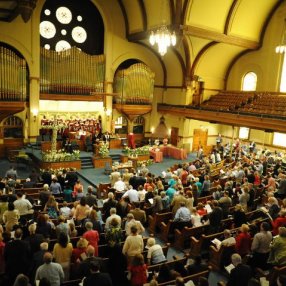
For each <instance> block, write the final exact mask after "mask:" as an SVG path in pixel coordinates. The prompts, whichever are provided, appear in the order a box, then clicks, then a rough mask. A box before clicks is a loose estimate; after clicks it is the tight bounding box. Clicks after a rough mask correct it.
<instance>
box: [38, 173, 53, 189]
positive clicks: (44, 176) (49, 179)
mask: <svg viewBox="0 0 286 286" xmlns="http://www.w3.org/2000/svg"><path fill="white" fill-rule="evenodd" d="M41 177H42V181H43V184H48V185H49V186H50V185H51V182H52V175H51V172H50V170H49V169H46V170H45V171H44V172H43V173H42V176H41Z"/></svg>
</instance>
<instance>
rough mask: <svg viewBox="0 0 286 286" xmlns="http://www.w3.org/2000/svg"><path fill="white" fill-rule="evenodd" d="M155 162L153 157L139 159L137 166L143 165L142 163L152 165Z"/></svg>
mask: <svg viewBox="0 0 286 286" xmlns="http://www.w3.org/2000/svg"><path fill="white" fill-rule="evenodd" d="M153 163H154V162H153V159H149V160H144V161H138V162H137V166H138V167H141V166H142V165H145V166H150V165H152V164H153Z"/></svg>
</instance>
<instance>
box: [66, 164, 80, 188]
mask: <svg viewBox="0 0 286 286" xmlns="http://www.w3.org/2000/svg"><path fill="white" fill-rule="evenodd" d="M77 180H78V176H77V174H76V172H75V171H74V169H73V168H70V171H69V172H67V175H66V184H67V185H69V186H71V187H72V189H73V187H74V185H75V183H76V181H77Z"/></svg>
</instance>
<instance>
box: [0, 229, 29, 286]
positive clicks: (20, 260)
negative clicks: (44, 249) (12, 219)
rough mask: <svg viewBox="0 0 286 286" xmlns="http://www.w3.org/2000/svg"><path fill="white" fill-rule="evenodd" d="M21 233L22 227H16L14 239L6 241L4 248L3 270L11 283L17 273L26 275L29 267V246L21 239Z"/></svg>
mask: <svg viewBox="0 0 286 286" xmlns="http://www.w3.org/2000/svg"><path fill="white" fill-rule="evenodd" d="M22 235H23V231H22V229H20V228H17V229H16V230H15V234H14V240H12V241H10V242H8V243H7V244H6V246H5V249H4V259H5V266H6V271H5V272H6V274H7V276H8V278H9V281H10V284H11V285H12V284H13V283H14V281H15V279H16V277H17V275H18V274H20V273H22V274H25V275H28V272H29V269H30V260H31V251H30V246H29V244H28V243H27V242H26V241H23V240H22ZM10 284H9V285H10Z"/></svg>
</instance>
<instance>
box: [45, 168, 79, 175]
mask: <svg viewBox="0 0 286 286" xmlns="http://www.w3.org/2000/svg"><path fill="white" fill-rule="evenodd" d="M64 169H65V170H66V171H67V172H69V171H70V169H69V168H58V169H52V168H49V172H50V173H51V174H52V175H54V176H57V175H58V174H59V173H63V170H64ZM75 170H76V169H75V168H73V171H75ZM44 172H46V169H40V174H43V173H44Z"/></svg>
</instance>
